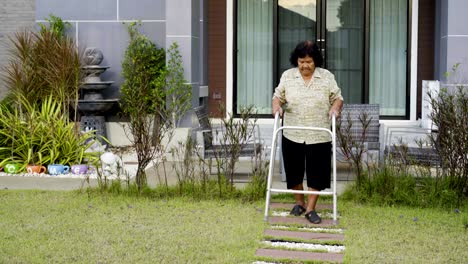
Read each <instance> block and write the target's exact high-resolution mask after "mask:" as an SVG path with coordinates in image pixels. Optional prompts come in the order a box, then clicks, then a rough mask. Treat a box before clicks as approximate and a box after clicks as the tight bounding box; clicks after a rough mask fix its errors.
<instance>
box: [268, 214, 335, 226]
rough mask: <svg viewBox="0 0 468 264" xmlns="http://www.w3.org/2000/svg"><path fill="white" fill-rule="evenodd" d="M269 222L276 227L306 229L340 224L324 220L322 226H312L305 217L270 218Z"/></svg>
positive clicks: (331, 220)
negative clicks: (299, 227) (291, 226)
mask: <svg viewBox="0 0 468 264" xmlns="http://www.w3.org/2000/svg"><path fill="white" fill-rule="evenodd" d="M268 222H269V223H270V224H275V225H300V226H304V227H336V225H337V224H338V223H336V224H335V223H333V219H322V222H321V223H320V224H312V223H311V222H309V221H308V220H307V219H305V217H304V216H297V217H283V216H269V217H268Z"/></svg>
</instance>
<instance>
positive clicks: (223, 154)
mask: <svg viewBox="0 0 468 264" xmlns="http://www.w3.org/2000/svg"><path fill="white" fill-rule="evenodd" d="M194 111H195V114H196V115H197V118H198V123H199V125H200V127H199V129H198V131H199V132H201V133H202V135H203V136H202V138H203V139H201V140H198V141H199V143H201V144H200V145H199V146H200V147H201V149H202V150H201V152H202V156H203V158H204V159H210V160H211V159H213V158H228V157H230V154H231V152H230V151H229V150H231V149H233V148H234V147H235V146H231V145H226V144H224V145H221V144H219V143H218V144H217V143H216V140H215V139H216V138H215V135H214V133H213V128H212V127H211V123H210V119H209V116H208V113H207V112H206V111H205V109H204V107H202V106H200V107H196V108H195V109H194ZM254 130H255V133H254V135H253V139H252V140H251V141H249V142H246V143H242V144H240V146H239V147H240V157H255V156H256V155H259V154H260V153H261V150H262V147H263V145H264V144H262V143H260V142H259V139H260V130H259V129H258V128H254ZM236 147H237V146H236Z"/></svg>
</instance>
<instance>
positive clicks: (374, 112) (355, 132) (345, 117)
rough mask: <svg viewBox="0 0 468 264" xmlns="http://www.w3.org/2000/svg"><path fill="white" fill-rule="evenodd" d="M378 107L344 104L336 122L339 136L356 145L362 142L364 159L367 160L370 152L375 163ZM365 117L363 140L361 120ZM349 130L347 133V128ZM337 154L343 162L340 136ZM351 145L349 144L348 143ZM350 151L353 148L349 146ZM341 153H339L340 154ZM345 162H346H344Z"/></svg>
mask: <svg viewBox="0 0 468 264" xmlns="http://www.w3.org/2000/svg"><path fill="white" fill-rule="evenodd" d="M379 114H380V107H379V105H378V104H344V105H343V110H342V111H341V118H340V119H339V121H338V128H337V129H339V131H338V133H339V134H342V135H344V136H347V134H349V139H351V140H352V141H354V142H356V143H360V142H362V141H363V142H362V143H363V144H364V146H363V148H364V150H365V151H366V157H367V158H368V159H369V157H370V156H371V154H372V152H375V154H376V156H377V162H378V161H379V160H380V123H379ZM364 116H367V120H368V122H369V125H368V126H367V130H366V134H365V138H364V140H363V136H364V135H363V132H364V126H363V124H362V122H361V119H362V118H363V117H364ZM349 126H350V129H349V131H348V127H349ZM336 143H337V150H338V151H337V153H339V154H340V155H339V156H340V157H341V158H340V160H342V161H345V157H344V154H343V153H342V144H343V143H344V142H342V140H340V136H338V138H337V142H336ZM348 143H351V142H348ZM349 147H351V149H353V148H354V146H349ZM340 152H341V153H340ZM345 162H347V161H345Z"/></svg>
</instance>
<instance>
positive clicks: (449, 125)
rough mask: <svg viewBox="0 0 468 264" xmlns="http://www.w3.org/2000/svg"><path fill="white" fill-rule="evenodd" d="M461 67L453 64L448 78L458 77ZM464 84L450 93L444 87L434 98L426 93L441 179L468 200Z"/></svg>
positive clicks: (467, 107) (467, 94)
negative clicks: (445, 180) (433, 126)
mask: <svg viewBox="0 0 468 264" xmlns="http://www.w3.org/2000/svg"><path fill="white" fill-rule="evenodd" d="M459 66H460V64H455V65H454V66H453V68H452V72H449V73H447V74H446V76H447V77H451V76H457V75H456V73H457V70H458V68H459ZM466 87H467V85H463V84H460V82H459V81H458V80H456V81H455V87H454V89H452V90H449V89H448V88H446V87H444V88H441V90H440V92H439V94H438V95H437V96H434V95H433V94H431V93H428V95H429V100H430V104H431V107H432V109H433V110H432V112H431V116H430V117H431V120H432V121H433V122H434V124H435V126H436V127H437V129H436V131H435V133H432V134H431V141H432V144H433V145H434V146H435V150H436V152H437V153H438V154H439V156H440V159H441V163H442V177H446V178H447V179H448V181H449V189H450V190H453V191H455V192H456V193H457V196H458V197H459V199H460V200H461V199H463V196H465V197H468V156H467V154H466V153H468V122H467V120H468V92H467V90H466Z"/></svg>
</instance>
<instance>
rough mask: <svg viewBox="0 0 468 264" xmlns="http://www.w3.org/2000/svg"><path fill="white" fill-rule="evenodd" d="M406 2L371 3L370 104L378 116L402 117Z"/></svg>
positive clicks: (404, 97)
mask: <svg viewBox="0 0 468 264" xmlns="http://www.w3.org/2000/svg"><path fill="white" fill-rule="evenodd" d="M407 2H408V0H391V1H389V0H371V6H370V10H371V15H370V16H371V17H370V51H369V52H370V54H369V58H370V65H369V103H377V104H379V105H380V109H381V110H380V114H381V115H396V116H404V115H405V108H406V68H407V66H406V65H407V59H406V51H407V9H408V8H407V6H408V3H407Z"/></svg>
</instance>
